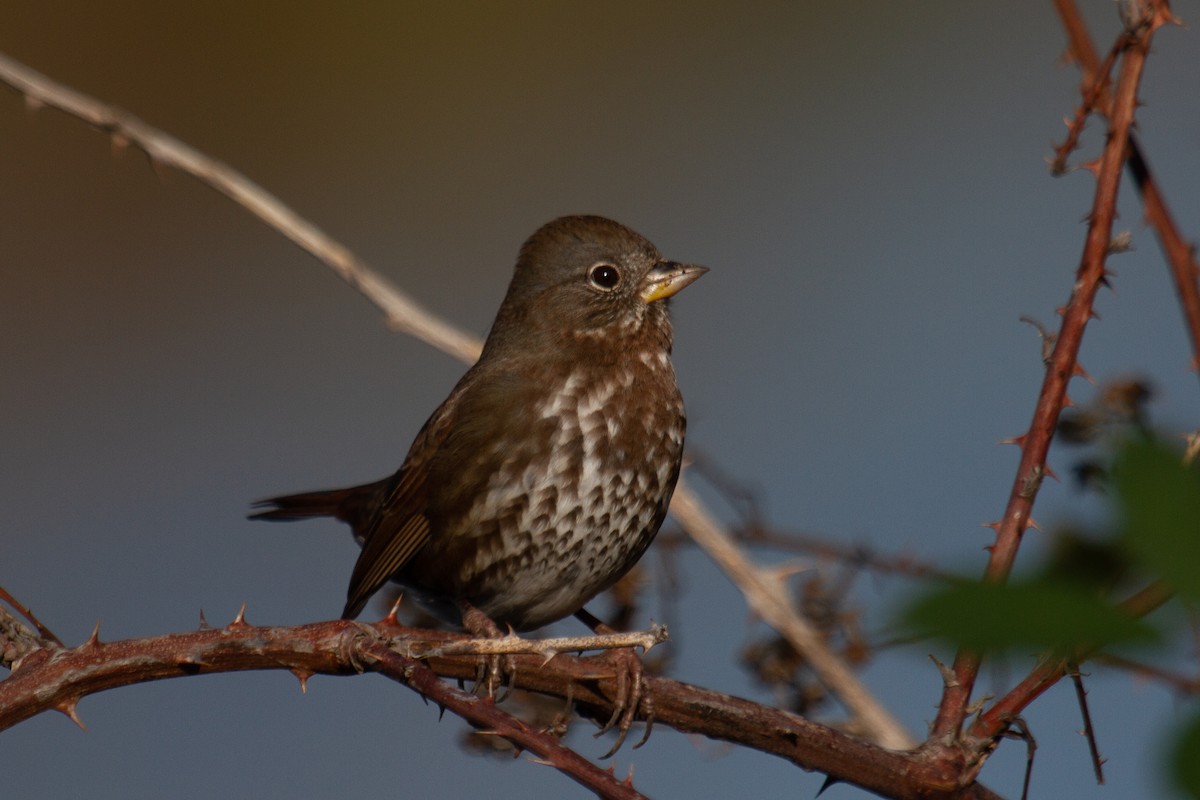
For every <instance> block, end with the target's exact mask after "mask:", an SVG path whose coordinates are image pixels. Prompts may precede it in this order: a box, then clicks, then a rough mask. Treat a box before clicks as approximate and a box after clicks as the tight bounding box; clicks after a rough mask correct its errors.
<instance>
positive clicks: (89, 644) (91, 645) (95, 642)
mask: <svg viewBox="0 0 1200 800" xmlns="http://www.w3.org/2000/svg"><path fill="white" fill-rule="evenodd" d="M99 646H100V620H96V627H94V628H92V635H91V636H89V637H88V638H87V641H86V642H84V643H83V645H82V647H83V648H85V649H88V650H94V649H96V648H98V647H99Z"/></svg>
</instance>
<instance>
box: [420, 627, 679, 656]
mask: <svg viewBox="0 0 1200 800" xmlns="http://www.w3.org/2000/svg"><path fill="white" fill-rule="evenodd" d="M667 639H668V636H667V628H666V626H665V625H655V626H654V627H653V628H651V629H650V630H648V631H630V632H629V633H609V634H602V635H596V636H558V637H554V638H550V639H522V638H521V637H520V636H516V635H512V634H510V635H509V636H504V637H501V638H499V639H466V640H464V641H459V642H451V643H448V644H443V645H438V646H436V647H433V648H431V649H429V650H419V649H415V650H413V651H411V655H413V656H414V657H419V658H430V657H432V656H454V655H468V654H474V655H483V656H491V655H516V654H519V653H531V654H535V655H539V656H544V657H545V658H547V659H549V658H551V657H552V656H555V655H557V654H558V653H582V652H585V651H587V650H615V649H617V648H621V647H640V648H642V652H646V651H648V650H650V648H652V647H654V645H656V644H662V643H663V642H665V641H667Z"/></svg>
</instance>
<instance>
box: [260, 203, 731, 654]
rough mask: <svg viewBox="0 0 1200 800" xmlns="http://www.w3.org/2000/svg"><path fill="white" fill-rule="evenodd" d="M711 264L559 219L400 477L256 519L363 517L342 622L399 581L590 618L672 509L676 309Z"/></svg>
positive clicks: (676, 440)
mask: <svg viewBox="0 0 1200 800" xmlns="http://www.w3.org/2000/svg"><path fill="white" fill-rule="evenodd" d="M705 272H707V269H705V268H704V267H699V266H693V265H688V264H678V263H675V262H673V261H666V260H664V259H663V258H662V256H661V255H660V254H659V252H658V250H657V249H655V247H654V245H652V244H651V243H650V242H648V241H647V240H646V239H644V238H643V237H641V236H639V235H638V234H636V233H634V232H633V231H631V230H629V229H628V228H626V227H624V226H622V225H619V224H617V223H615V222H613V221H611V220H608V219H604V218H602V217H594V216H576V217H563V218H562V219H557V220H555V221H553V222H550V223H549V224H547V225H545V226H543V227H542V228H541V229H539V230H538V231H537V232H536V233H534V234H533V236H531V237H530V238H529V240H528V241H526V242H525V244H524V246H523V247H522V248H521V252H520V254H519V256H518V258H517V265H516V269H515V271H514V273H513V278H512V283H511V284H510V285H509V287H508V294H507V296H506V297H505V298H504V302H503V304H501V306H500V311H499V313H498V314H497V316H496V321H495V323H494V324H493V325H492V330H491V333H489V334H488V338H487V342H486V344H485V345H484V348H483V355H482V356H481V357H480V359H479V361H478V362H477V363H476V364H475V365H474V366H473V367H471V369H469V370H468V371H467V373H466V374H465V375H464V376H463V377H462V379H461V380H460V381H459V382H458V385H457V386H455V387H454V390H453V391H452V392H451V393H450V396H449V397H448V398H446V401H445V402H444V403H442V405H441V407H439V408H438V409H437V411H435V412H434V413H433V416H431V417H430V418H429V421H428V422H426V423H425V426H424V427H423V428H422V429H421V431H420V433H418V434H417V437H416V440H415V441H414V442H413V444H412V447H411V448H410V449H409V451H408V457H407V458H406V459H405V461H404V465H403V466H401V467H400V470H399V471H398V472H397V473H396V474H394V475H392V476H391V477H390V478H385V479H383V480H381V481H376V482H375V483H368V484H365V485H363V486H354V487H350V488H346V489H334V490H330V491H319V492H309V493H305V494H296V495H289V496H285V497H277V498H274V499H271V500H265V501H262V502H261V503H259V504H258V505H259V506H260V507H266V510H264V511H261V512H259V513H256V514H254V515H253V517H252V518H255V519H268V520H294V519H302V518H306V517H322V516H330V517H336V518H337V519H340V520H342V521H343V522H347V523H349V524H350V526H351V528H352V529H353V530H354V536H355V539H357V540H358V542H359V543H360V544H361V545H362V552H361V553H360V555H359V557H358V563H356V564H355V566H354V572H353V574H352V575H351V577H350V588H349V592H348V595H347V600H346V607H345V610H344V611H343V612H342V616H343V618H346V619H352V618H354V617H356V616H357V615H358V614H359V612H361V611H362V609H363V606H365V605H366V602H367V600H368V599H369V598H370V597H371V596H372V595H373V594H374V593H375V592H376V591H377V590H378V589H379V588H380V587H382V586H383V584H384V583H386V582H387V581H388V580H393V581H395V582H397V583H399V584H400V585H401V586H403V587H404V588H405V590H406V591H407V592H408V593H409V594H410V595H411V596H414V597H415V598H416V599H417V600H418V601H419V602H421V604H422V605H425V606H426V607H428V608H429V609H430V610H432V611H433V612H434V613H437V614H438V615H439V616H442V617H444V618H446V619H448V620H450V621H452V622H459V621H460V620H461V617H460V614H461V613H462V612H463V610H464V609H468V608H471V607H473V608H475V609H478V610H479V611H481V612H483V614H485V615H486V616H487V617H488V618H489V619H491V620H492V621H494V622H495V623H497V624H499V625H511V626H512V627H514V628H516V629H518V630H530V629H533V628H538V627H541V626H542V625H546V624H548V623H550V622H554V621H555V620H557V619H560V618H562V617H565V616H567V615H569V614H573V613H576V612H579V613H582V614H586V612H581V609H582V607H583V605H584V603H586V602H587V601H589V600H590V599H591V598H593V597H594V596H595V595H596V594H598V593H599V592H601V591H603V590H604V589H607V588H608V587H610V586H612V585H613V584H614V583H615V582H616V581H617V580H618V579H619V578H620V577H621V576H622V575H624V574H625V573H626V572H627V571H628V570H629V569H630V567H632V566H633V564H634V563H635V562H636V561H637V560H638V558H640V557H641V555H642V553H643V552H644V551H645V550H646V547H647V546H649V544H650V541H651V540H652V539H653V538H654V535H655V533H657V532H658V528H659V526H660V525H661V524H662V521H663V517H664V516H665V515H666V513H667V505H668V504H669V502H670V500H671V493H672V492H673V491H674V488H675V481H676V479H677V478H678V476H679V464H680V457H681V455H682V452H683V434H684V421H685V420H684V414H683V401H682V399H681V397H680V395H679V388H678V386H676V383H675V371H674V369H673V368H672V366H671V361H670V353H671V320H670V317H669V315H668V312H667V304H666V302H665V301H666V299H667V298H669V297H670V296H672V295H673V294H675V293H676V292H678V291H679V290H681V289H683V288H684V287H685V286H687V285H688V284H690V283H691V282H692V281H694V280H696V279H697V278H698V277H700V276H701V275H702V274H704V273H705ZM581 618H582V617H581ZM593 619H594V618H593Z"/></svg>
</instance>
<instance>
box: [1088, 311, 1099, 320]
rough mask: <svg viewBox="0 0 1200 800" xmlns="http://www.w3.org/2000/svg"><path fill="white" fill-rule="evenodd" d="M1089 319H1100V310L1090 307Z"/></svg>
mask: <svg viewBox="0 0 1200 800" xmlns="http://www.w3.org/2000/svg"><path fill="white" fill-rule="evenodd" d="M1088 319H1094V320H1099V319H1100V312H1099V311H1097V310H1096V309H1094V308H1089V309H1088Z"/></svg>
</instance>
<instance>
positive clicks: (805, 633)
mask: <svg viewBox="0 0 1200 800" xmlns="http://www.w3.org/2000/svg"><path fill="white" fill-rule="evenodd" d="M680 488H681V489H685V491H683V492H682V495H681V494H680V492H679V491H678V490H677V491H676V494H675V499H674V501H673V502H672V504H671V509H672V511H673V513H674V514H675V518H676V519H678V520H679V522H680V523H681V524H682V525H683V526H684V527H685V528H687V530H688V532H689V534H690V535H691V536H692V538H693V539H694V540H695V541H696V543H697V544H698V545H699V546H700V548H701V549H703V550H704V551H705V552H706V553H708V555H709V557H710V558H712V560H713V561H715V562H717V564H719V565H721V568H722V570H724V572H725V574H726V575H728V576H729V579H730V580H731V581H733V583H734V585H735V586H737V587H738V589H739V590H740V591H741V592H742V594H743V595H745V597H746V602H747V603H748V604H749V605H750V608H751V610H752V611H754V613H755V614H757V615H758V616H759V617H761V618H762V619H763V621H764V622H766V623H767V624H768V625H770V626H771V627H772V628H774V629H775V630H777V631H778V632H779V633H780V635H782V636H783V637H784V638H785V639H786V640H787V641H788V643H789V644H790V645H791V646H792V647H793V648H795V649H796V651H797V652H798V653H801V654H803V655H804V656H805V657H806V658H807V659H808V663H809V664H810V666H811V667H812V669H813V672H815V673H816V674H817V676H818V677H819V678H820V680H821V683H822V684H824V685H825V686H826V688H828V689H829V690H830V691H831V692H832V693H833V694H835V695H836V696H837V697H838V699H839V700H841V702H842V703H844V704H845V705H846V707H847V708H848V709H850V712H851V713H852V714H853V715H854V718H855V720H854V721H855V723H856V724H857V725H860V726H862V727H863V729H864V730H866V731H867V732H868V733H867V734H866V735H867V736H868V737H869V738H870V739H871V740H872V741H875V742H877V743H878V744H880V745H881V746H883V747H888V748H891V749H893V750H906V749H908V748H910V747H912V746H913V745H914V742H913V740H912V739H911V738H910V737H909V735H908V733H907V732H906V731H905V730H904V728H903V726H901V725H900V723H899V722H897V721H896V720H895V719H894V718H893V717H892V716H891V715H890V714H888V713H887V711H886V710H885V709H884V708H883V707H882V706H880V705H879V704H878V703H877V702H875V698H874V697H872V696H871V694H870V693H869V692H867V691H866V690H865V689H864V688H863V686H862V683H861V682H860V681H859V680H858V678H857V677H856V676H855V675H854V674H853V673H852V672H851V671H850V669H849V668H848V667H847V666H846V664H845V662H844V661H842V659H840V658H837V657H836V656H834V655H832V653H830V651H829V648H828V647H826V646H825V643H824V641H822V640H821V634H820V633H819V632H818V631H817V629H816V628H815V627H814V626H813V625H812V623H810V622H809V621H808V620H807V619H805V618H804V617H802V616H800V615H798V614H796V613H795V610H794V609H793V608H792V605H791V603H790V602H789V598H790V597H791V593H790V592H788V591H787V589H786V587H784V586H782V585H780V581H779V580H778V579H775V578H773V577H772V576H771V575H769V574H768V573H766V572H765V571H764V570H761V569H759V568H758V567H756V566H754V564H753V563H751V561H750V559H749V558H747V557H746V555H745V554H744V553H743V552H742V551H741V550H740V549H739V548H738V547H737V545H735V544H734V543H733V540H732V539H731V538H730V537H729V534H728V533H726V532H725V531H724V530H722V528H721V527H720V526H719V525H717V523H716V521H715V520H714V519H713V517H712V514H710V513H709V512H708V510H707V509H705V508H704V507H703V506H701V505H700V503H699V502H698V501H696V499H695V495H693V494H692V493H691V492H688V491H686V488H685V487H683V486H681V487H680Z"/></svg>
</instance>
